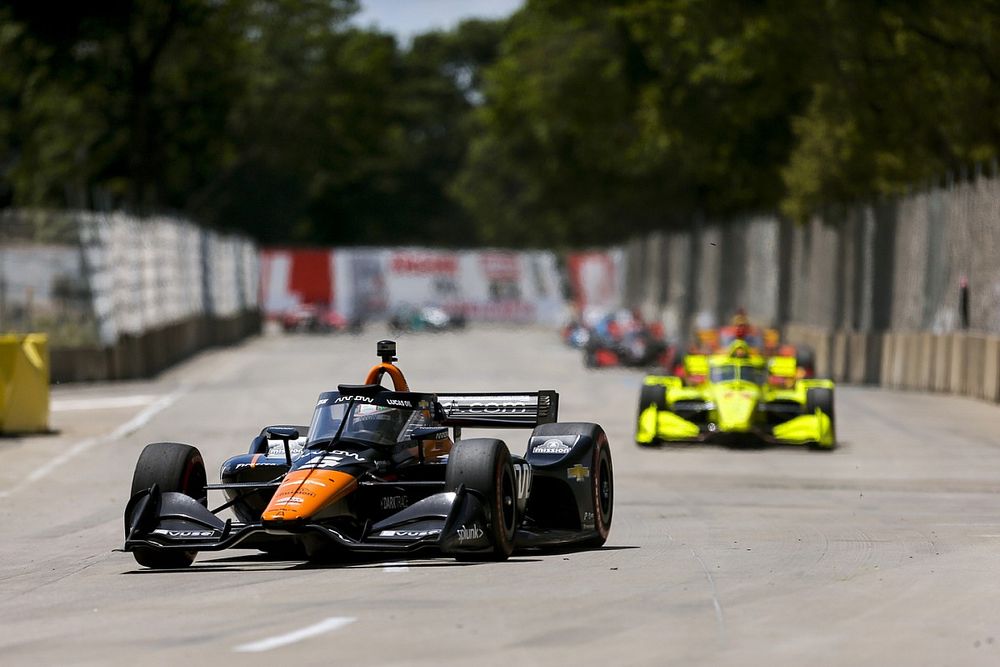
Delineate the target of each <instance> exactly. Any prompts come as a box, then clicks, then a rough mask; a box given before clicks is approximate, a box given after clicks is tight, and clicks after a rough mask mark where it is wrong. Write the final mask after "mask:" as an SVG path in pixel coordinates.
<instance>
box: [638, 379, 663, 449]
mask: <svg viewBox="0 0 1000 667" xmlns="http://www.w3.org/2000/svg"><path fill="white" fill-rule="evenodd" d="M651 405H655V406H656V409H657V410H666V409H667V389H666V387H664V386H663V385H660V384H644V385H642V388H641V389H640V390H639V410H638V411H637V412H636V415H635V418H636V421H638V420H639V417H640V416H641V415H642V412H643V410H645V409H646V408H648V407H649V406H651ZM635 444H637V445H639V446H640V447H650V446H654V445H657V444H659V441H658V440H656V439H655V438H654V439H653V441H652V442H648V443H647V442H639V440H638V438H637V439H636V441H635Z"/></svg>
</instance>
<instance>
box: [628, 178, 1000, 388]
mask: <svg viewBox="0 0 1000 667" xmlns="http://www.w3.org/2000/svg"><path fill="white" fill-rule="evenodd" d="M625 257H626V259H625V262H626V269H625V276H626V284H625V295H624V299H625V303H626V305H629V306H632V307H639V308H640V309H642V310H643V311H644V314H645V315H646V316H647V317H650V318H654V319H661V320H662V321H663V323H664V326H665V329H666V331H667V332H668V334H669V335H671V336H672V337H673V338H674V339H675V340H677V341H683V340H686V339H687V337H688V336H689V335H690V332H691V331H692V329H694V328H696V327H702V326H714V325H717V324H719V323H723V322H725V321H726V320H727V319H728V318H729V317H730V316H731V315H732V314H733V313H734V312H735V311H736V310H737V309H738V308H743V309H745V310H746V312H747V314H748V315H749V316H750V317H751V318H752V319H755V320H757V321H759V322H761V323H766V324H774V325H779V326H783V327H785V328H786V331H787V332H788V335H789V336H790V337H792V338H798V339H799V340H800V341H805V340H807V339H808V342H809V343H810V344H812V345H814V346H815V347H817V348H819V349H818V350H817V354H818V358H817V363H818V364H819V366H820V367H821V368H822V369H823V370H825V371H826V372H827V373H828V374H830V375H832V376H834V378H835V379H841V380H851V381H856V382H868V383H877V384H886V385H889V386H898V387H909V388H915V389H938V390H944V391H951V392H953V393H962V394H967V395H977V396H982V397H986V398H992V399H994V400H997V399H1000V381H998V380H996V379H995V378H993V375H994V374H996V373H997V372H1000V368H994V367H993V366H990V367H986V368H984V369H983V370H979V369H976V368H974V367H973V364H972V363H971V362H968V361H966V360H967V359H978V360H983V359H986V358H987V357H989V358H990V359H992V357H993V356H997V355H994V354H993V352H992V351H990V352H989V354H987V352H983V351H980V348H981V347H985V349H989V350H991V349H992V345H993V343H994V339H995V338H996V339H997V340H1000V338H998V337H1000V179H998V178H996V177H995V176H994V177H992V178H985V177H982V176H979V177H976V178H973V179H972V180H969V181H964V182H954V183H950V184H948V185H946V186H942V187H933V188H929V189H927V190H924V191H919V192H913V193H911V194H907V195H905V196H901V197H898V198H892V199H885V200H882V201H878V202H875V203H871V204H866V205H858V206H853V207H846V208H844V209H842V210H839V211H836V212H827V213H825V214H823V215H817V216H815V217H813V218H812V219H811V220H809V221H808V223H806V224H802V225H798V224H795V223H792V222H790V221H787V220H783V219H780V218H779V217H777V216H770V215H761V216H756V217H748V218H745V219H737V220H731V221H727V222H716V221H706V220H698V219H696V220H693V221H692V223H691V225H690V228H688V229H685V230H680V231H663V232H656V233H653V234H651V235H649V236H647V237H644V238H638V239H634V240H632V241H631V242H630V243H629V244H628V246H627V247H626V253H625ZM920 336H922V337H920ZM900 337H904V338H905V341H907V342H905V343H904V342H899V343H898V344H897V338H900ZM907 337H908V338H907ZM914 337H918V338H914ZM911 339H912V341H913V342H910V341H911ZM900 340H903V338H900ZM935 340H947V341H948V343H947V345H946V344H945V343H935V342H933V341H935ZM980 340H982V341H985V342H982V343H981V342H980ZM887 341H890V342H887ZM966 341H970V342H966ZM967 345H971V346H972V348H970V349H966V346H967ZM998 354H1000V353H998ZM953 357H954V359H952V358H953ZM946 358H947V363H945V360H946ZM984 363H985V362H984ZM945 368H947V370H944V369H945ZM959 368H961V370H959ZM934 369H937V370H934ZM969 373H972V376H970V375H969ZM945 375H947V376H948V377H949V378H950V377H951V376H955V378H956V379H955V381H954V382H952V381H950V380H949V381H948V382H944V380H943V378H944V376H945ZM981 375H985V377H982V378H981V377H979V376H981ZM936 377H937V378H938V379H937V380H935V378H936ZM994 387H996V389H994Z"/></svg>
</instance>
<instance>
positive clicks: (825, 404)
mask: <svg viewBox="0 0 1000 667" xmlns="http://www.w3.org/2000/svg"><path fill="white" fill-rule="evenodd" d="M816 410H819V411H820V412H822V413H823V414H824V415H826V416H827V417H829V418H830V434H831V436H833V443H832V444H830V445H829V447H824V449H833V448H834V447H835V446H836V443H837V428H836V425H835V422H834V416H833V390H832V389H827V388H825V387H816V388H814V389H809V390H807V391H806V414H810V415H812V414H816ZM817 446H818V445H817Z"/></svg>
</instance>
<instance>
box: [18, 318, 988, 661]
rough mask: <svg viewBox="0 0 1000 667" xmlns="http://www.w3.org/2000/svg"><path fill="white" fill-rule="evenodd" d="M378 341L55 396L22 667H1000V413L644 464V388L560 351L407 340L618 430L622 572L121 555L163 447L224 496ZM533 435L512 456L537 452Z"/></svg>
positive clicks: (649, 454)
mask: <svg viewBox="0 0 1000 667" xmlns="http://www.w3.org/2000/svg"><path fill="white" fill-rule="evenodd" d="M380 337H384V332H382V331H377V330H376V331H372V330H371V329H370V330H369V331H368V332H366V334H365V335H364V336H363V337H356V338H355V337H345V336H340V337H338V336H280V335H275V336H268V337H264V338H260V339H257V340H254V341H251V342H249V343H246V344H244V345H242V346H239V347H234V348H229V349H225V350H218V351H214V352H210V353H206V354H203V355H201V356H198V357H196V358H195V359H193V360H191V361H190V362H188V363H187V364H185V365H183V366H181V367H178V368H176V369H174V370H172V371H170V372H168V373H166V374H164V375H163V376H161V377H160V378H158V379H156V380H154V381H149V382H143V383H133V384H117V385H97V386H78V387H57V388H56V389H55V391H54V394H53V396H54V408H55V411H54V413H53V425H54V426H55V427H56V428H58V429H59V430H60V433H59V434H57V435H51V436H45V437H33V438H24V439H15V438H5V439H0V453H2V455H3V465H2V466H0V536H2V537H0V627H2V629H3V632H0V663H2V664H4V665H55V664H93V665H107V664H130V663H131V664H143V665H179V664H184V665H218V664H236V663H239V664H262V665H263V664H294V665H311V664H335V663H339V664H351V665H467V664H476V665H507V664H517V665H565V664H579V665H607V664H612V665H617V664H636V665H663V664H677V665H691V664H704V665H716V664H725V665H802V664H809V665H888V664H899V665H976V664H982V665H996V664H1000V576H998V575H1000V565H998V563H1000V494H998V492H1000V408H998V407H996V406H993V405H989V404H986V403H981V402H977V401H970V400H964V399H956V398H947V397H939V396H931V395H922V394H909V393H893V392H882V391H876V390H873V389H861V388H849V387H842V388H840V389H839V390H838V393H837V417H838V429H839V437H840V439H841V441H842V444H841V446H840V448H839V449H837V450H836V451H835V452H832V453H824V452H812V451H808V450H805V449H798V448H769V449H752V450H739V449H727V448H722V447H711V446H692V447H687V448H679V447H675V448H666V449H658V450H643V449H639V448H638V447H636V446H635V444H634V443H633V442H632V428H633V426H632V419H633V416H634V414H635V410H636V402H637V396H638V387H639V382H640V378H641V375H640V373H638V372H636V371H630V370H608V371H587V370H585V369H584V368H583V364H582V363H581V360H580V356H579V353H578V352H574V351H572V350H569V349H567V348H564V347H562V346H561V344H560V343H559V341H558V337H557V335H556V334H555V333H554V332H549V331H542V330H524V329H517V330H515V329H499V330H490V329H472V330H470V331H469V332H466V333H455V334H443V335H437V336H435V335H424V336H420V335H409V336H402V337H400V338H399V356H400V359H401V360H400V362H399V363H400V365H401V367H402V368H403V369H404V371H405V372H406V374H407V377H408V379H409V381H410V384H411V385H412V386H413V387H414V388H415V389H418V390H429V391H434V390H438V391H457V390H490V391H500V390H518V389H520V390H534V389H549V388H551V389H557V390H558V391H559V392H560V394H561V398H562V401H561V415H562V418H563V419H564V420H587V421H591V420H592V421H597V422H599V423H601V424H603V425H604V427H605V428H606V429H607V431H608V434H609V437H610V439H611V443H612V450H613V455H614V464H615V481H616V485H617V488H616V503H615V515H614V523H613V526H612V530H611V537H610V540H609V541H608V544H607V546H605V547H604V548H603V549H599V550H594V551H585V552H569V553H556V554H538V553H524V554H518V555H516V556H515V557H513V558H512V559H511V560H510V561H508V562H505V563H456V562H455V561H453V560H449V559H426V560H413V561H400V562H382V561H369V562H360V563H358V562H355V563H350V564H342V565H336V564H331V565H322V566H314V565H308V564H303V563H299V562H294V561H274V560H268V559H266V558H264V557H262V556H261V555H259V554H257V552H253V551H246V550H241V551H235V550H234V551H231V552H224V553H214V554H205V555H202V556H201V557H200V558H199V559H198V561H197V562H196V563H195V565H194V567H193V568H191V569H189V570H183V571H167V572H153V571H148V570H144V569H141V568H139V567H137V566H136V564H135V562H134V561H133V560H132V557H131V555H129V554H124V553H116V552H113V551H112V550H113V549H115V548H118V547H119V546H120V545H121V541H122V510H123V508H124V505H125V502H126V500H127V495H128V491H129V486H130V483H131V477H132V470H133V466H134V464H135V460H136V458H137V457H138V455H139V452H140V450H141V449H142V447H143V446H144V445H145V444H146V443H147V442H153V441H161V440H179V441H183V442H189V443H192V444H195V445H197V446H199V447H200V448H201V450H202V452H203V453H204V455H205V459H206V462H207V463H208V466H209V476H210V477H215V475H216V474H217V473H216V471H217V469H218V465H219V464H220V463H221V462H222V461H223V459H225V458H226V457H227V456H229V455H231V454H234V453H238V452H241V451H245V449H246V447H247V446H248V444H249V440H250V438H251V436H252V435H253V434H254V433H255V431H256V430H257V429H259V428H260V427H261V426H262V425H264V424H267V423H275V422H287V421H291V422H299V421H305V420H307V419H308V418H309V415H310V413H311V410H312V405H313V402H314V399H315V397H316V395H317V394H318V393H319V392H320V391H322V390H324V389H329V388H331V387H333V386H334V385H336V384H337V383H339V382H347V383H356V382H360V381H362V380H363V378H364V375H365V372H366V371H367V369H368V367H369V365H370V364H371V363H374V362H375V361H377V359H376V357H375V341H376V340H377V339H378V338H380ZM526 435H527V433H526V432H521V433H518V432H515V433H514V434H513V437H510V438H508V444H509V445H510V447H511V449H512V451H515V452H523V451H524V448H525V445H526Z"/></svg>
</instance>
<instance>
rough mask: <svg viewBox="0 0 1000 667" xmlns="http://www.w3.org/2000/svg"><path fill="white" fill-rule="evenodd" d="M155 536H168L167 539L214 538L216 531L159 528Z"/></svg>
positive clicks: (155, 531) (154, 532)
mask: <svg viewBox="0 0 1000 667" xmlns="http://www.w3.org/2000/svg"><path fill="white" fill-rule="evenodd" d="M153 534H154V535H166V536H167V537H214V536H215V531H214V530H165V529H163V528H157V529H156V530H154V531H153Z"/></svg>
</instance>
